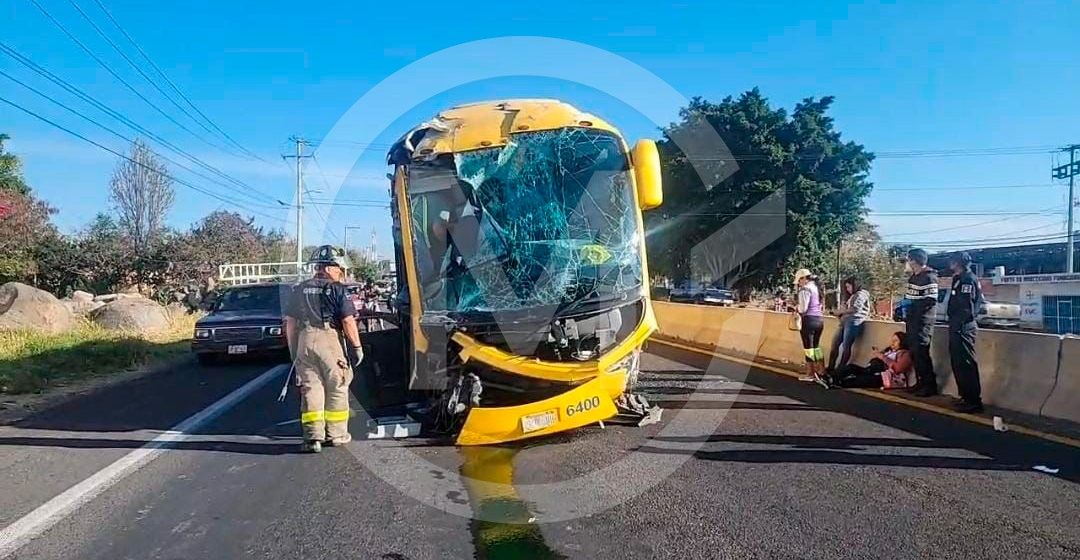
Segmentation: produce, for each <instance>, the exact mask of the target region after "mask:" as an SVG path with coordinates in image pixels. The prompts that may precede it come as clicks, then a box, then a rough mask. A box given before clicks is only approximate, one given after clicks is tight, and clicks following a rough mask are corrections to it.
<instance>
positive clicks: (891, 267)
mask: <svg viewBox="0 0 1080 560" xmlns="http://www.w3.org/2000/svg"><path fill="white" fill-rule="evenodd" d="M906 251H907V249H905V248H899V247H896V246H888V245H885V244H883V243H882V242H881V237H880V236H879V235H878V233H877V230H876V229H875V228H874V226H873V225H871V224H869V223H865V224H862V225H860V226H859V228H858V229H856V230H855V232H854V233H852V234H851V235H847V236H845V237H844V239H843V243H842V244H841V245H840V275H839V278H841V279H844V278H848V277H852V276H853V277H855V278H858V279H859V280H860V281H861V282H862V283H863V287H865V288H866V289H867V290H869V291H870V294H871V296H872V297H873V299H874V301H889V302H890V303H891V302H893V301H895V300H896V298H897V297H898V296H900V295H901V294H902V293H903V291H904V288H905V287H906V286H907V278H908V275H907V273H905V272H904V259H903V256H904V253H906ZM827 270H828V272H827V274H828V276H827V280H823V281H824V282H826V283H828V284H829V285H832V284H833V283H835V281H836V280H835V279H836V278H837V276H836V262H835V259H834V261H833V263H832V264H831V265H830V266H829V267H828V268H827ZM890 308H891V307H890Z"/></svg>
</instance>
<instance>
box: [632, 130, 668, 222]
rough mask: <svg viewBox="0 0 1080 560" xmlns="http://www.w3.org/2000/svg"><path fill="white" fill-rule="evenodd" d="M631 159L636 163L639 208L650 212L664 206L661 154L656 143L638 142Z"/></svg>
mask: <svg viewBox="0 0 1080 560" xmlns="http://www.w3.org/2000/svg"><path fill="white" fill-rule="evenodd" d="M630 158H631V159H632V160H633V162H634V180H635V182H636V183H637V197H638V206H640V207H641V209H642V210H648V209H650V208H656V207H657V206H660V205H661V204H663V203H664V185H663V182H664V181H663V178H662V176H661V173H660V152H658V151H657V149H656V142H653V141H652V140H645V139H642V140H638V142H637V144H636V145H634V150H633V152H632V153H631V154H630Z"/></svg>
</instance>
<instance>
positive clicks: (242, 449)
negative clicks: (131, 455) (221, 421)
mask: <svg viewBox="0 0 1080 560" xmlns="http://www.w3.org/2000/svg"><path fill="white" fill-rule="evenodd" d="M298 442H299V439H297V441H296V442H293V443H288V444H287V443H282V442H268V443H254V442H238V441H179V442H171V443H169V444H168V448H169V449H172V450H180V451H220V452H222V453H241V454H246V455H284V454H295V453H296V452H297V446H298V444H299V443H298ZM148 443H149V440H140V439H109V438H97V439H95V438H43V437H0V446H19V447H60V448H66V449H138V448H140V447H145V446H146V445H147V444H148Z"/></svg>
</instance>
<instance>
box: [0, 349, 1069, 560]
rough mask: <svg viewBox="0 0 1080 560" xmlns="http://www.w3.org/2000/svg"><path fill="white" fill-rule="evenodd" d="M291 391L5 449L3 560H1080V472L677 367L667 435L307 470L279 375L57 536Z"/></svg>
mask: <svg viewBox="0 0 1080 560" xmlns="http://www.w3.org/2000/svg"><path fill="white" fill-rule="evenodd" d="M270 367H271V365H270V364H249V365H233V366H228V367H218V368H209V369H201V368H199V367H197V366H195V365H193V364H192V365H189V366H186V367H182V368H178V369H176V370H174V371H169V372H163V373H160V374H156V375H153V376H150V377H148V378H145V379H142V380H139V381H135V382H131V383H125V384H123V385H120V386H116V387H113V388H111V389H108V390H104V391H101V392H99V393H95V394H93V395H90V396H87V397H84V398H82V399H80V400H78V401H74V402H71V403H69V404H66V405H63V406H61V407H58V408H55V409H53V410H49V411H45V412H42V413H39V414H38V415H36V416H34V417H31V418H28V419H25V420H24V421H22V422H19V423H17V424H15V425H12V426H5V427H0V483H2V490H3V491H2V492H0V527H2V526H7V528H6V529H4V530H3V532H0V550H2V546H3V543H4V542H5V541H4V539H5V538H10V537H12V533H14V532H15V529H18V530H19V531H24V533H20V534H23V535H24V536H25V535H26V534H32V533H33V532H34V531H32V530H31V529H32V527H34V526H37V527H43V526H48V527H49V528H48V529H46V530H44V531H43V532H41V533H40V534H39V535H38V536H36V537H35V538H33V539H31V540H29V541H28V542H26V544H24V545H22V546H21V547H19V548H17V549H16V550H15V551H14V552H13V554H12V557H14V558H25V559H30V558H41V559H58V558H80V559H81V558H86V559H94V558H100V559H109V560H113V559H121V558H132V559H157V558H160V559H195V558H200V559H201V558H303V559H305V560H317V559H320V558H379V559H421V558H471V557H479V558H561V557H566V558H928V557H941V558H1025V559H1026V558H1078V557H1080V450H1077V449H1075V448H1071V447H1067V446H1063V445H1060V444H1053V443H1049V442H1046V441H1044V440H1040V439H1034V438H1031V437H1027V436H1022V435H1019V434H1015V433H1012V432H1009V433H997V432H994V431H992V430H990V429H988V428H986V427H984V426H978V425H974V424H970V423H967V422H964V421H962V420H957V419H955V418H949V417H944V416H938V415H935V414H933V413H929V412H923V411H919V410H915V409H911V408H907V407H904V406H901V405H896V404H892V403H888V402H882V401H878V400H875V399H869V398H866V397H862V396H859V395H855V394H851V393H845V392H841V391H831V392H827V391H824V390H822V389H820V388H818V387H817V386H816V385H812V384H805V383H799V382H797V381H794V380H791V379H788V378H784V377H780V376H777V375H775V374H772V373H768V372H763V371H757V370H751V371H747V368H746V367H744V366H739V365H738V364H734V363H730V362H725V361H722V360H716V361H712V363H710V360H709V359H708V358H704V357H702V356H700V355H697V354H690V353H686V352H682V351H676V350H673V349H671V348H668V347H665V346H662V345H660V344H653V345H652V346H651V347H650V353H649V354H647V355H646V356H645V358H644V369H645V370H646V372H647V374H646V375H645V376H644V379H643V392H645V393H646V394H647V395H649V396H650V397H651V398H652V399H654V400H655V401H657V402H659V403H660V404H661V405H662V406H664V407H665V408H666V411H665V415H664V420H663V422H661V423H660V424H658V425H654V426H649V427H646V428H637V427H630V426H613V425H608V426H606V427H604V428H601V427H599V426H594V427H589V428H586V429H583V430H580V431H577V432H575V433H573V434H569V435H560V436H557V437H555V438H551V439H548V440H544V441H539V442H530V443H528V444H525V445H517V446H506V447H501V448H472V449H468V450H464V449H456V448H453V447H449V446H446V445H445V444H444V443H443V442H439V441H434V440H403V441H400V442H389V441H378V442H375V441H355V442H353V443H351V444H349V446H348V447H347V448H346V449H329V450H326V451H324V452H323V453H322V454H321V455H298V454H295V453H294V451H295V449H296V447H297V444H298V433H299V428H298V425H297V424H296V416H297V414H296V410H297V403H296V400H295V399H296V396H295V391H294V392H293V393H292V394H290V396H289V399H288V400H287V401H286V402H285V403H278V402H277V399H276V397H277V393H278V390H279V388H280V385H281V381H282V380H283V376H281V375H278V376H276V377H275V378H274V379H272V380H270V381H269V382H267V383H265V384H263V385H262V386H261V387H260V388H257V389H256V390H254V391H253V392H250V394H248V395H246V396H244V398H242V399H239V400H238V402H236V403H235V405H234V406H231V407H228V408H225V409H223V412H222V413H221V414H220V415H218V416H216V417H214V418H211V419H209V420H208V421H207V422H205V423H203V424H202V425H201V426H200V427H199V428H198V429H195V430H192V431H191V433H190V434H189V435H187V436H185V437H182V438H179V439H178V440H177V441H174V442H173V443H172V447H170V448H169V449H168V450H165V451H159V452H157V454H155V455H152V456H150V457H149V458H148V459H146V460H144V461H142V462H141V463H138V464H137V465H136V466H134V467H132V468H130V469H129V470H127V471H124V472H122V473H121V474H119V475H116V476H115V477H114V479H111V480H112V484H111V485H105V486H104V487H103V489H102V490H101V491H100V493H96V495H94V494H91V495H90V497H88V498H85V497H84V499H82V500H76V501H74V502H73V504H67V505H66V508H65V507H59V506H57V507H58V508H59V509H55V508H54V509H53V510H50V511H52V513H53V515H52V517H41V515H42V514H41V513H40V512H41V508H42V506H43V504H52V506H56V505H57V501H58V500H60V498H57V496H66V495H67V494H62V493H65V491H67V492H68V493H70V492H71V491H70V490H69V489H70V488H71V487H73V486H75V485H77V484H80V483H83V484H84V486H85V485H86V483H85V482H84V481H87V480H88V479H89V480H91V481H95V480H98V479H99V478H100V475H99V474H98V473H100V472H101V471H102V469H106V468H109V465H111V464H114V462H116V461H118V460H121V459H122V458H125V457H129V454H131V453H133V452H135V453H137V452H138V451H137V450H139V449H140V448H143V446H145V445H146V444H147V443H148V442H150V441H151V440H153V439H154V438H156V437H171V436H169V435H168V434H167V435H166V436H162V433H163V432H164V431H166V430H169V429H170V428H172V427H173V426H176V425H177V424H178V423H180V422H181V421H183V420H184V419H185V418H188V417H190V416H191V415H193V414H196V413H198V412H199V411H200V410H203V409H205V408H206V407H207V406H208V405H210V404H211V403H214V402H215V401H218V400H219V399H221V398H222V397H225V396H226V395H228V394H230V392H232V391H234V390H236V389H237V388H238V387H241V386H244V385H245V384H246V383H248V382H250V381H251V380H252V379H256V378H257V377H259V376H260V375H261V374H263V372H265V371H266V370H267V369H268V368H270ZM278 371H279V372H281V370H278ZM270 376H274V374H270ZM356 408H359V404H357V405H356ZM364 421H365V418H364V417H363V415H362V414H358V415H357V417H356V418H355V419H354V426H353V432H354V433H355V434H359V433H361V432H362V431H363V423H364ZM1037 465H1045V466H1049V467H1052V468H1058V469H1060V472H1059V473H1058V474H1057V475H1050V474H1046V473H1042V472H1037V471H1035V470H1033V467H1034V466H1037ZM114 474H115V473H114ZM462 475H466V476H462ZM94 477H97V478H94ZM509 480H512V481H513V484H512V485H503V484H499V482H500V481H509ZM60 505H65V504H60ZM72 505H74V506H77V507H72ZM52 506H50V507H52ZM35 512H38V513H35ZM57 512H59V513H57ZM477 518H478V519H477ZM28 520H29V521H35V520H36V521H38V525H30V524H29V523H28ZM27 527H31V529H27ZM13 528H14V529H13ZM8 542H12V541H8Z"/></svg>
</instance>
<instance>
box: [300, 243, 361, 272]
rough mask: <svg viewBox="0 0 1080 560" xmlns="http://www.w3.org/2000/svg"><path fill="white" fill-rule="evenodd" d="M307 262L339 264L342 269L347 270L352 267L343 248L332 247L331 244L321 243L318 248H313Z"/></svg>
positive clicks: (328, 264)
mask: <svg viewBox="0 0 1080 560" xmlns="http://www.w3.org/2000/svg"><path fill="white" fill-rule="evenodd" d="M308 264H314V265H323V266H339V267H341V268H342V269H344V270H348V269H349V268H351V267H352V263H350V262H349V256H348V255H346V254H345V250H344V249H342V248H340V247H334V246H333V245H323V246H321V247H319V248H318V249H315V252H314V253H312V254H311V258H310V259H309V260H308Z"/></svg>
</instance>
